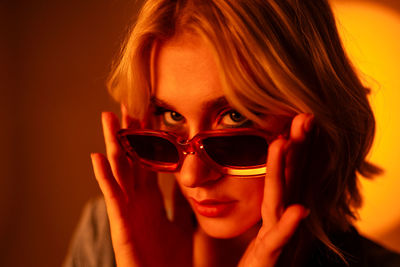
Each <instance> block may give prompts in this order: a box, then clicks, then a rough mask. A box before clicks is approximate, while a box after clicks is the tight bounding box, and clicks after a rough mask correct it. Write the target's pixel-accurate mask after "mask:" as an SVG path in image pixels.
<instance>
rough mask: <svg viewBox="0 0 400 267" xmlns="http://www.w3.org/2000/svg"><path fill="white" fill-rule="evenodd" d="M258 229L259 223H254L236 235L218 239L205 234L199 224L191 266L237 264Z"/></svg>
mask: <svg viewBox="0 0 400 267" xmlns="http://www.w3.org/2000/svg"><path fill="white" fill-rule="evenodd" d="M259 229H260V225H259V224H256V225H254V226H253V227H252V228H250V229H249V230H247V231H246V232H244V233H243V234H241V235H239V236H237V237H234V238H229V239H218V238H213V237H211V236H209V235H207V234H206V233H205V232H204V230H203V229H202V228H201V227H200V226H199V227H198V229H197V231H196V233H195V235H194V241H193V242H194V244H193V249H194V252H193V253H194V255H193V261H194V264H193V266H194V267H202V266H210V267H212V266H237V264H238V262H239V260H240V259H241V257H242V255H243V254H244V252H245V251H246V249H247V246H248V245H249V244H250V242H251V241H252V240H253V239H254V238H255V237H256V235H257V233H258V231H259Z"/></svg>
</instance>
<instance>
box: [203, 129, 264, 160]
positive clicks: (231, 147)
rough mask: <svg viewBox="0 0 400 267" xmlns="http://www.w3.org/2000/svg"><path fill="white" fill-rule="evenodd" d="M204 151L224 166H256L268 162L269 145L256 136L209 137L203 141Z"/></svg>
mask: <svg viewBox="0 0 400 267" xmlns="http://www.w3.org/2000/svg"><path fill="white" fill-rule="evenodd" d="M203 145H204V149H205V151H206V152H207V154H208V155H209V156H210V158H212V159H213V160H214V161H215V162H217V163H218V164H220V165H222V166H236V167H246V166H256V165H263V164H265V162H266V158H267V151H268V143H267V141H266V140H265V139H264V138H262V137H260V136H255V135H236V136H218V137H209V138H206V139H204V140H203Z"/></svg>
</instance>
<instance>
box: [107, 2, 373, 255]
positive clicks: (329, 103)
mask: <svg viewBox="0 0 400 267" xmlns="http://www.w3.org/2000/svg"><path fill="white" fill-rule="evenodd" d="M186 32H189V33H191V34H195V35H197V36H198V37H200V38H201V39H202V40H203V41H204V42H205V43H206V44H207V45H208V46H209V48H210V50H211V51H212V53H213V55H214V57H215V60H216V62H217V65H218V69H219V74H220V77H221V83H222V87H223V88H222V89H223V91H224V93H225V95H226V97H227V99H228V101H229V102H230V103H231V104H232V105H233V106H234V107H235V108H237V109H238V111H239V112H241V113H242V114H243V115H245V116H247V117H248V118H250V119H252V120H254V121H256V122H257V121H258V122H259V121H260V120H261V118H262V115H264V114H279V115H290V116H293V115H295V114H298V113H311V114H313V115H314V117H315V128H316V129H315V132H314V138H313V141H312V144H311V146H310V149H309V153H310V155H311V157H310V162H309V163H308V164H309V168H307V170H305V171H304V172H303V174H302V177H299V179H297V180H296V181H294V182H293V184H292V185H291V188H289V191H290V194H289V198H288V200H287V202H288V204H289V203H302V204H304V205H306V206H307V207H308V208H310V209H311V215H310V216H309V218H308V219H307V220H306V223H305V224H306V229H307V231H308V233H311V234H312V236H314V237H316V238H317V239H319V240H321V241H322V242H323V243H324V244H325V245H326V246H328V247H329V248H330V249H331V250H333V251H334V252H335V253H337V254H338V255H339V256H340V257H342V259H344V258H343V256H342V254H341V252H340V251H339V249H338V248H337V247H336V246H335V245H334V244H332V242H331V241H330V239H329V238H328V235H329V233H330V232H334V231H346V230H348V229H349V227H350V226H351V224H352V220H354V219H356V217H357V216H356V215H357V214H356V210H357V208H358V207H360V205H361V196H360V192H359V189H358V187H357V173H358V174H361V175H362V176H364V177H372V176H373V175H374V174H378V173H379V171H380V170H379V168H377V167H375V166H374V165H372V164H370V163H368V162H367V161H366V160H365V157H366V155H367V153H368V151H369V149H370V147H371V144H372V141H373V137H374V131H375V120H374V116H373V113H372V111H371V107H370V105H369V103H368V100H367V94H368V92H369V90H368V88H365V87H364V86H363V85H362V83H361V82H360V79H359V78H358V77H357V75H356V72H355V70H354V68H353V67H352V65H351V63H350V61H349V59H348V57H347V56H346V54H345V52H344V49H343V46H342V44H341V41H340V38H339V36H338V32H337V29H336V25H335V20H334V17H333V14H332V11H331V9H330V7H329V4H328V2H327V1H326V0H313V1H306V0H148V1H146V2H145V4H144V5H143V7H142V9H141V12H140V14H139V16H138V19H137V21H136V24H135V25H134V26H133V27H132V29H131V31H130V32H129V34H128V38H127V40H126V42H125V44H124V46H123V50H122V52H121V57H120V58H119V59H118V60H117V62H116V64H115V66H114V70H113V72H112V74H111V76H110V78H109V81H108V88H109V91H110V93H111V95H112V96H113V97H114V98H115V99H116V100H117V101H119V102H121V103H124V104H125V105H126V106H127V108H128V110H129V111H130V113H131V115H132V116H134V117H136V118H143V117H144V115H145V113H146V112H147V110H148V107H149V103H150V98H151V94H152V88H151V72H152V70H151V66H152V55H153V52H154V47H155V46H156V44H159V43H163V42H165V41H168V40H170V39H171V38H174V37H177V36H179V35H181V34H182V33H186ZM316 166H318V168H316ZM300 178H301V179H300Z"/></svg>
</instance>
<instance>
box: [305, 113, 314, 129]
mask: <svg viewBox="0 0 400 267" xmlns="http://www.w3.org/2000/svg"><path fill="white" fill-rule="evenodd" d="M313 126H314V115H312V114H310V116H309V118H308V119H307V121H306V123H305V124H304V131H306V132H310V131H311V129H312V128H313Z"/></svg>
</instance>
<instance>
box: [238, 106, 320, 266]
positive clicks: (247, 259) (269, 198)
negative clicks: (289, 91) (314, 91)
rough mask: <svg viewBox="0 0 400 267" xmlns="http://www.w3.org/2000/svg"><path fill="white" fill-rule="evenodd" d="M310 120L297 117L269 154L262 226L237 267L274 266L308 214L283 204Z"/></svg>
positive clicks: (300, 156)
mask: <svg viewBox="0 0 400 267" xmlns="http://www.w3.org/2000/svg"><path fill="white" fill-rule="evenodd" d="M313 118H314V117H313V116H312V115H310V114H299V115H297V116H296V117H295V118H294V119H293V121H292V126H291V129H290V136H289V139H288V140H286V139H284V138H278V139H277V140H275V141H274V142H272V143H271V145H270V147H269V150H268V159H267V174H266V177H265V186H264V199H263V203H262V207H261V214H262V226H261V228H260V230H259V232H258V235H257V236H256V237H255V238H254V239H253V241H252V242H251V243H250V245H249V246H248V248H247V250H246V252H245V253H244V255H243V257H242V259H241V260H240V263H239V266H240V267H247V266H252V267H272V266H275V264H276V262H277V260H278V258H279V255H280V253H281V251H282V249H283V247H284V246H285V245H286V244H287V243H288V241H289V240H290V238H291V237H292V236H293V234H294V233H295V231H296V229H297V227H298V226H299V224H300V222H301V220H302V219H304V218H306V217H307V216H308V214H309V210H307V209H306V208H305V207H304V206H302V205H299V204H295V205H291V206H288V207H286V206H285V203H284V199H285V196H284V195H285V188H286V184H287V183H288V182H290V180H291V179H293V177H294V176H295V175H296V174H297V173H296V170H299V169H298V168H299V162H302V161H303V160H304V155H303V152H304V151H303V150H304V149H305V147H304V146H305V141H306V138H307V134H308V133H309V132H310V130H311V128H312V122H313Z"/></svg>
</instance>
